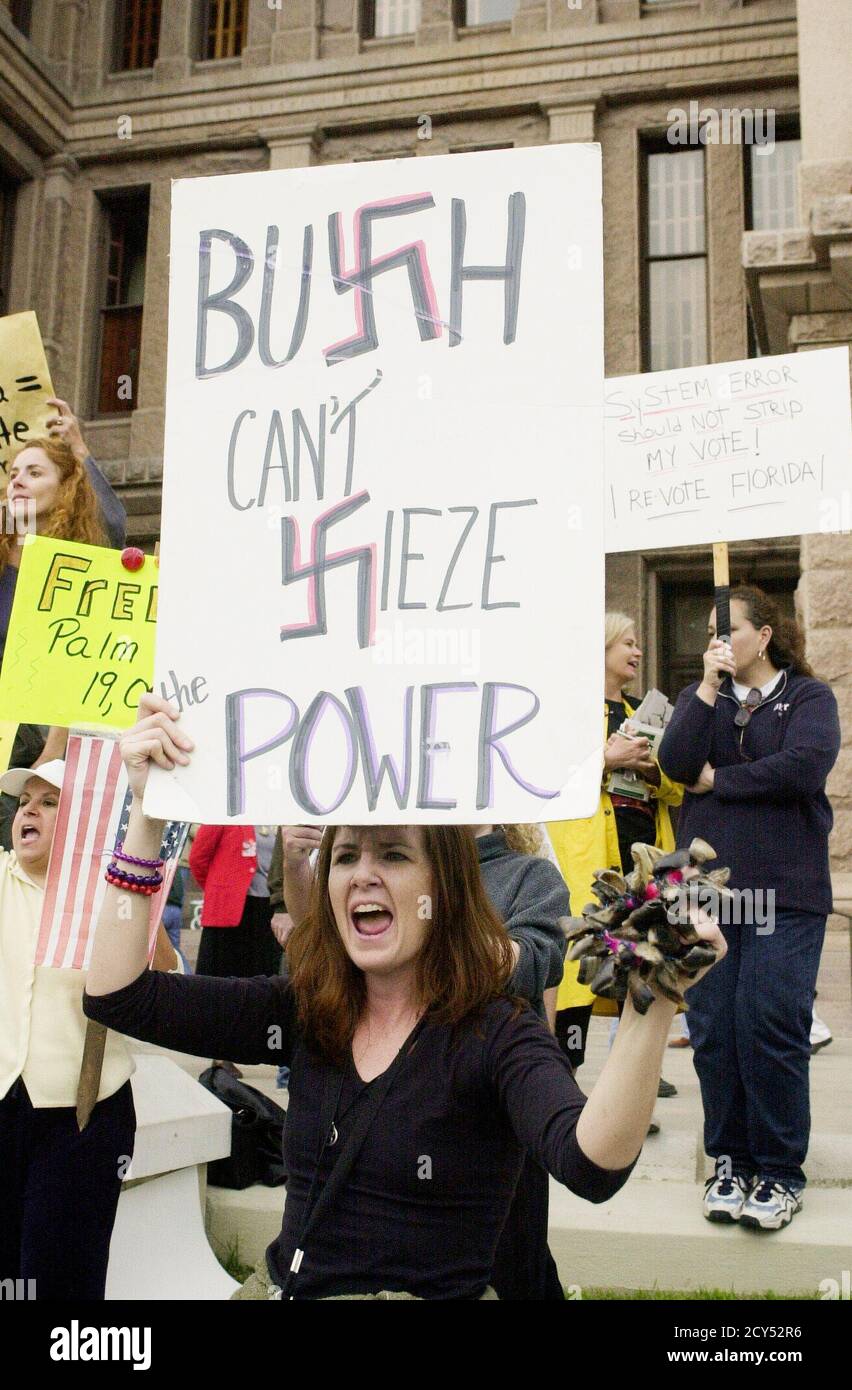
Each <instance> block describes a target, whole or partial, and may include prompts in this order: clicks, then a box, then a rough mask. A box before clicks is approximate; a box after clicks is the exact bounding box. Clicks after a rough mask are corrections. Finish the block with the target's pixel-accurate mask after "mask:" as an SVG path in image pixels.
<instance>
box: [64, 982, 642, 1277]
mask: <svg viewBox="0 0 852 1390" xmlns="http://www.w3.org/2000/svg"><path fill="white" fill-rule="evenodd" d="M83 1007H84V1010H85V1012H86V1014H87V1015H88V1017H89V1018H94V1019H97V1020H98V1021H99V1022H101V1023H103V1024H105V1025H106V1026H107V1027H109V1028H114V1029H116V1030H117V1031H119V1032H123V1033H129V1034H130V1035H131V1036H132V1037H134V1038H141V1039H143V1040H144V1041H146V1042H152V1043H157V1044H159V1045H160V1046H162V1047H170V1048H175V1049H177V1050H178V1051H180V1052H189V1053H192V1054H194V1055H196V1056H202V1057H211V1056H212V1057H222V1056H225V1057H232V1058H234V1059H235V1060H236V1061H241V1062H283V1063H285V1064H286V1065H288V1066H289V1067H290V1101H289V1106H288V1111H287V1125H286V1129H285V1141H284V1157H285V1163H286V1168H287V1173H288V1182H287V1201H286V1206H285V1210H284V1220H283V1226H282V1230H281V1234H280V1235H279V1236H278V1238H277V1240H275V1241H274V1242H273V1244H272V1245H271V1246H270V1247H269V1249H268V1251H267V1263H268V1264H269V1267H270V1271H271V1273H272V1274H273V1277H274V1278H275V1279H276V1282H277V1283H279V1285H283V1283H284V1282H285V1280H286V1274H287V1271H288V1270H289V1267H290V1263H291V1261H292V1258H293V1254H294V1252H295V1250H296V1248H297V1243H298V1239H299V1235H300V1232H301V1229H302V1223H303V1217H304V1211H305V1205H306V1202H307V1199H308V1194H309V1192H310V1188H311V1183H312V1181H313V1178H314V1173H315V1170H316V1168H317V1158H318V1155H319V1153H320V1149H321V1147H322V1143H321V1140H322V1135H321V1129H322V1127H323V1121H322V1106H323V1097H324V1096H325V1095H326V1094H327V1092H328V1089H329V1081H331V1082H332V1093H334V1088H336V1086H337V1085H339V1084H340V1080H341V1072H340V1071H338V1070H337V1069H335V1068H333V1067H331V1066H330V1064H329V1063H327V1062H324V1061H322V1060H321V1059H320V1058H319V1057H318V1056H317V1055H316V1053H315V1052H314V1051H312V1049H311V1048H310V1047H309V1045H308V1044H307V1042H306V1041H305V1040H304V1038H302V1036H301V1035H300V1033H299V1030H298V1027H297V1024H296V1016H295V1001H294V997H293V994H292V991H291V989H290V986H289V984H288V983H287V982H285V981H284V980H282V979H281V978H279V977H266V976H262V977H258V978H256V979H217V978H214V977H210V976H201V975H196V976H180V975H166V974H160V973H157V972H154V971H145V972H144V973H143V974H142V975H140V976H139V978H138V979H136V980H134V981H133V983H132V984H129V985H127V986H126V987H125V988H124V989H120V990H116V991H115V992H114V993H112V994H106V995H101V996H96V997H91V996H89V995H84V999H83ZM342 1082H343V1089H342V1091H341V1094H340V1101H339V1104H338V1108H337V1115H336V1121H335V1123H336V1125H337V1129H338V1135H339V1143H338V1145H335V1148H334V1149H327V1150H326V1154H325V1158H324V1162H323V1166H322V1167H321V1169H320V1172H319V1179H320V1180H324V1178H325V1177H326V1176H327V1167H328V1166H330V1165H331V1163H332V1162H333V1160H334V1158H335V1157H336V1155H337V1153H339V1152H340V1146H342V1144H343V1143H345V1140H346V1137H347V1135H348V1133H349V1130H350V1127H351V1125H352V1124H353V1122H354V1119H355V1117H356V1116H357V1113H358V1107H359V1104H361V1103H362V1101H363V1098H364V1096H366V1095H367V1094H368V1092H369V1088H370V1085H371V1084H373V1083H368V1084H365V1083H364V1082H363V1081H361V1079H360V1077H359V1076H358V1074H357V1072H356V1070H355V1068H354V1065H353V1064H352V1061H351V1055H350V1059H349V1062H348V1064H347V1066H346V1068H345V1070H344V1072H343V1074H342ZM585 1102H586V1098H585V1096H584V1095H583V1093H582V1091H581V1090H580V1089H579V1087H578V1086H577V1083H576V1082H575V1080H574V1077H573V1074H572V1071H571V1067H570V1065H569V1063H568V1061H567V1059H566V1057H565V1056H564V1054H563V1053H562V1051H561V1049H560V1048H559V1046H558V1044H557V1043H556V1041H555V1039H554V1038H553V1037H552V1036H551V1035H550V1033H548V1031H547V1030H546V1028H545V1027H544V1025H543V1024H542V1023H541V1022H540V1021H539V1019H537V1018H536V1017H535V1015H534V1014H533V1013H532V1011H531V1010H529V1009H524V1010H522V1011H521V1012H520V1013H518V1012H517V1011H516V1009H515V1008H514V1006H513V1005H512V1004H511V1002H510V1001H509V1000H507V999H495V1000H494V1001H493V1002H492V1003H491V1004H490V1005H488V1006H487V1008H486V1009H485V1010H484V1012H483V1015H482V1017H481V1018H480V1019H479V1020H478V1021H476V1022H472V1023H470V1024H466V1025H464V1026H461V1027H459V1028H458V1029H452V1028H450V1027H449V1026H441V1025H438V1024H428V1023H427V1025H426V1027H425V1028H424V1029H423V1032H422V1033H421V1035H420V1037H419V1039H418V1041H417V1045H416V1047H414V1049H413V1050H412V1052H411V1053H410V1055H409V1057H408V1058H407V1059H406V1062H405V1063H404V1064H403V1066H402V1067H401V1069H400V1071H399V1073H398V1074H397V1076H396V1077H395V1079H394V1083H393V1085H392V1087H391V1089H390V1091H389V1092H388V1094H387V1096H386V1097H385V1100H384V1102H383V1104H382V1107H381V1110H380V1111H379V1113H378V1115H377V1116H376V1118H375V1119H374V1121H373V1124H372V1125H371V1127H370V1130H369V1133H368V1134H367V1137H366V1139H365V1141H364V1144H363V1147H362V1149H361V1151H360V1154H359V1156H358V1158H357V1160H356V1163H355V1166H354V1168H353V1170H352V1172H351V1174H350V1176H349V1178H348V1180H347V1182H346V1183H345V1185H344V1188H343V1190H342V1191H341V1192H340V1194H339V1196H338V1198H337V1200H336V1202H335V1205H334V1210H333V1211H332V1212H331V1213H329V1214H328V1216H327V1218H323V1219H321V1220H320V1222H319V1223H318V1226H317V1228H316V1230H315V1232H314V1233H313V1234H312V1235H311V1236H310V1238H309V1240H308V1242H307V1248H306V1250H305V1255H304V1259H303V1262H302V1266H301V1270H300V1273H299V1282H298V1289H297V1296H298V1297H299V1298H323V1297H328V1296H331V1295H333V1294H343V1293H377V1292H379V1291H380V1290H382V1289H390V1290H407V1291H408V1292H409V1293H413V1294H415V1295H417V1296H418V1297H420V1298H428V1299H476V1298H480V1297H481V1296H482V1294H483V1292H484V1291H485V1288H486V1286H487V1284H488V1281H489V1278H490V1276H491V1270H492V1267H493V1263H494V1251H495V1248H496V1246H497V1240H498V1237H499V1235H500V1231H501V1229H502V1226H503V1223H504V1221H505V1219H506V1214H507V1211H508V1209H509V1204H510V1201H511V1198H512V1194H513V1192H514V1189H515V1185H516V1183H517V1180H518V1175H519V1173H520V1169H521V1164H522V1161H523V1155H524V1150H527V1149H528V1150H529V1151H530V1153H532V1154H533V1156H534V1157H535V1158H536V1159H537V1160H538V1162H539V1163H541V1164H542V1165H543V1166H544V1167H546V1168H547V1169H548V1171H549V1172H550V1173H552V1174H553V1176H554V1177H555V1178H557V1179H558V1180H559V1181H560V1182H562V1183H564V1184H565V1185H566V1186H567V1187H569V1188H570V1189H571V1191H572V1192H575V1193H577V1195H578V1196H580V1197H585V1198H586V1199H588V1200H589V1201H592V1202H603V1201H606V1200H607V1199H608V1198H609V1197H611V1196H612V1195H613V1194H614V1193H615V1192H617V1191H618V1189H619V1188H620V1187H621V1186H622V1185H623V1184H624V1182H625V1181H626V1180H627V1177H628V1176H629V1174H630V1172H631V1169H632V1166H633V1165H631V1167H630V1168H623V1169H618V1170H609V1169H604V1168H600V1167H598V1165H597V1164H595V1163H593V1162H592V1161H591V1160H590V1159H589V1158H587V1157H586V1155H585V1154H584V1153H583V1151H582V1149H581V1148H580V1146H579V1145H578V1143H577V1138H576V1127H577V1120H578V1119H579V1116H580V1113H581V1111H582V1109H583V1106H584V1105H585Z"/></svg>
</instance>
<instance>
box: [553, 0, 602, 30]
mask: <svg viewBox="0 0 852 1390" xmlns="http://www.w3.org/2000/svg"><path fill="white" fill-rule="evenodd" d="M598 10H599V0H548V21H547V27H548V28H549V29H573V28H574V27H575V26H576V25H578V24H597V23H598V22H599V20H600V15H599V13H598Z"/></svg>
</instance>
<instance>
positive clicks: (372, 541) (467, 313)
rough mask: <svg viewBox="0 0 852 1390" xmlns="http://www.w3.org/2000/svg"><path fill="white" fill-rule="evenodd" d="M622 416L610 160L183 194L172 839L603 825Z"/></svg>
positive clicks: (171, 479)
mask: <svg viewBox="0 0 852 1390" xmlns="http://www.w3.org/2000/svg"><path fill="white" fill-rule="evenodd" d="M602 404H603V349H602V272H601V208H600V151H599V149H598V148H597V147H596V146H591V145H588V146H582V145H566V146H561V147H547V148H541V149H538V148H535V149H525V150H517V151H508V152H499V153H498V152H494V153H481V154H465V155H454V156H444V157H437V158H431V157H426V158H417V159H408V160H394V161H382V162H378V163H363V164H358V165H351V166H337V167H328V168H320V169H312V170H294V171H282V172H271V173H261V174H240V175H234V176H229V177H217V178H199V179H193V180H187V181H183V182H179V183H177V184H176V185H175V186H174V189H173V205H172V241H171V299H170V313H169V352H168V391H167V414H166V447H165V478H164V492H163V532H162V543H161V551H160V575H161V587H160V599H159V617H158V633H157V663H156V675H155V687H154V688H155V690H157V691H158V692H160V693H163V694H165V695H167V696H169V697H171V698H173V699H175V700H177V701H178V702H179V704H180V705H181V708H182V721H183V725H184V727H185V728H186V730H187V732H188V733H189V734H190V735H191V737H192V738H193V739H194V741H195V743H196V752H195V755H194V758H193V761H192V765H191V767H190V768H189V769H178V770H176V771H175V772H174V773H166V772H157V774H156V775H155V776H153V777H152V779H151V782H150V784H149V789H148V793H147V795H146V801H145V805H146V810H147V811H148V812H149V814H156V815H164V816H167V817H168V818H170V819H178V818H180V819H186V820H193V821H197V820H204V821H208V822H210V821H212V822H218V823H227V822H228V821H233V822H238V823H251V822H256V823H270V822H271V823H276V822H279V823H280V822H283V823H290V822H298V821H305V820H311V819H325V820H328V821H330V822H332V823H335V822H336V823H349V824H352V823H356V824H357V823H362V822H369V821H380V822H386V823H400V822H402V823H404V822H429V821H441V820H446V821H452V822H474V823H483V822H489V821H495V820H497V821H538V820H541V819H544V818H545V817H546V818H547V819H559V818H561V817H573V816H578V815H588V814H590V813H591V812H592V811H593V809H594V806H595V805H596V803H597V799H598V795H599V786H600V766H601V762H600V759H601V752H600V747H601V732H600V703H599V698H598V696H599V695H600V694H601V692H602V689H603V671H602V656H603V500H602V499H603V488H602V474H603V421H602Z"/></svg>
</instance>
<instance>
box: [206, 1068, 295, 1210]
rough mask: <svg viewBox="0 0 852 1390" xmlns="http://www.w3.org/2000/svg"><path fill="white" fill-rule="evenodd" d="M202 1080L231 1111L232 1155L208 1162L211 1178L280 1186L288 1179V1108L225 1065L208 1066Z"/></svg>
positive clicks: (229, 1183) (226, 1183)
mask: <svg viewBox="0 0 852 1390" xmlns="http://www.w3.org/2000/svg"><path fill="white" fill-rule="evenodd" d="M198 1080H199V1081H200V1082H201V1084H202V1086H204V1087H205V1088H206V1090H208V1091H210V1092H211V1093H212V1094H213V1095H214V1096H216V1098H217V1099H218V1100H221V1101H222V1103H223V1104H224V1105H227V1107H228V1109H229V1110H230V1111H231V1153H230V1156H229V1157H228V1158H217V1159H216V1160H215V1162H213V1163H208V1165H207V1181H208V1182H209V1183H212V1185H213V1186H214V1187H234V1188H238V1189H242V1188H244V1187H251V1186H252V1185H253V1184H254V1183H262V1184H263V1185H264V1187H280V1186H281V1184H282V1183H284V1182H286V1180H287V1175H286V1172H285V1170H284V1158H283V1154H282V1151H281V1149H282V1142H283V1138H284V1121H285V1120H286V1118H287V1111H286V1110H282V1108H281V1106H280V1105H276V1103H275V1101H274V1100H270V1099H269V1097H268V1096H265V1095H264V1094H263V1092H262V1091H257V1090H255V1088H254V1086H247V1085H246V1083H245V1082H244V1081H239V1080H238V1079H237V1077H235V1076H232V1075H231V1073H230V1072H229V1071H227V1070H226V1069H225V1068H224V1067H208V1068H207V1070H206V1071H203V1072H202V1073H201V1075H200V1076H199V1078H198Z"/></svg>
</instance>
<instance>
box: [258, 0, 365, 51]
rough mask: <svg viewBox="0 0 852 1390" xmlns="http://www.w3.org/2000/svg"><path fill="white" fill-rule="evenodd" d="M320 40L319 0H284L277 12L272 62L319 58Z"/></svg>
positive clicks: (272, 43) (272, 42)
mask: <svg viewBox="0 0 852 1390" xmlns="http://www.w3.org/2000/svg"><path fill="white" fill-rule="evenodd" d="M319 41H320V5H319V0H284V4H283V7H282V8H281V9H279V10H276V11H275V31H274V33H273V34H272V39H271V45H272V47H271V51H272V62H273V63H274V64H276V65H278V64H281V63H308V62H310V61H311V60H312V59H314V58H318V57H319ZM355 51H356V52H357V49H356V50H355Z"/></svg>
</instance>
